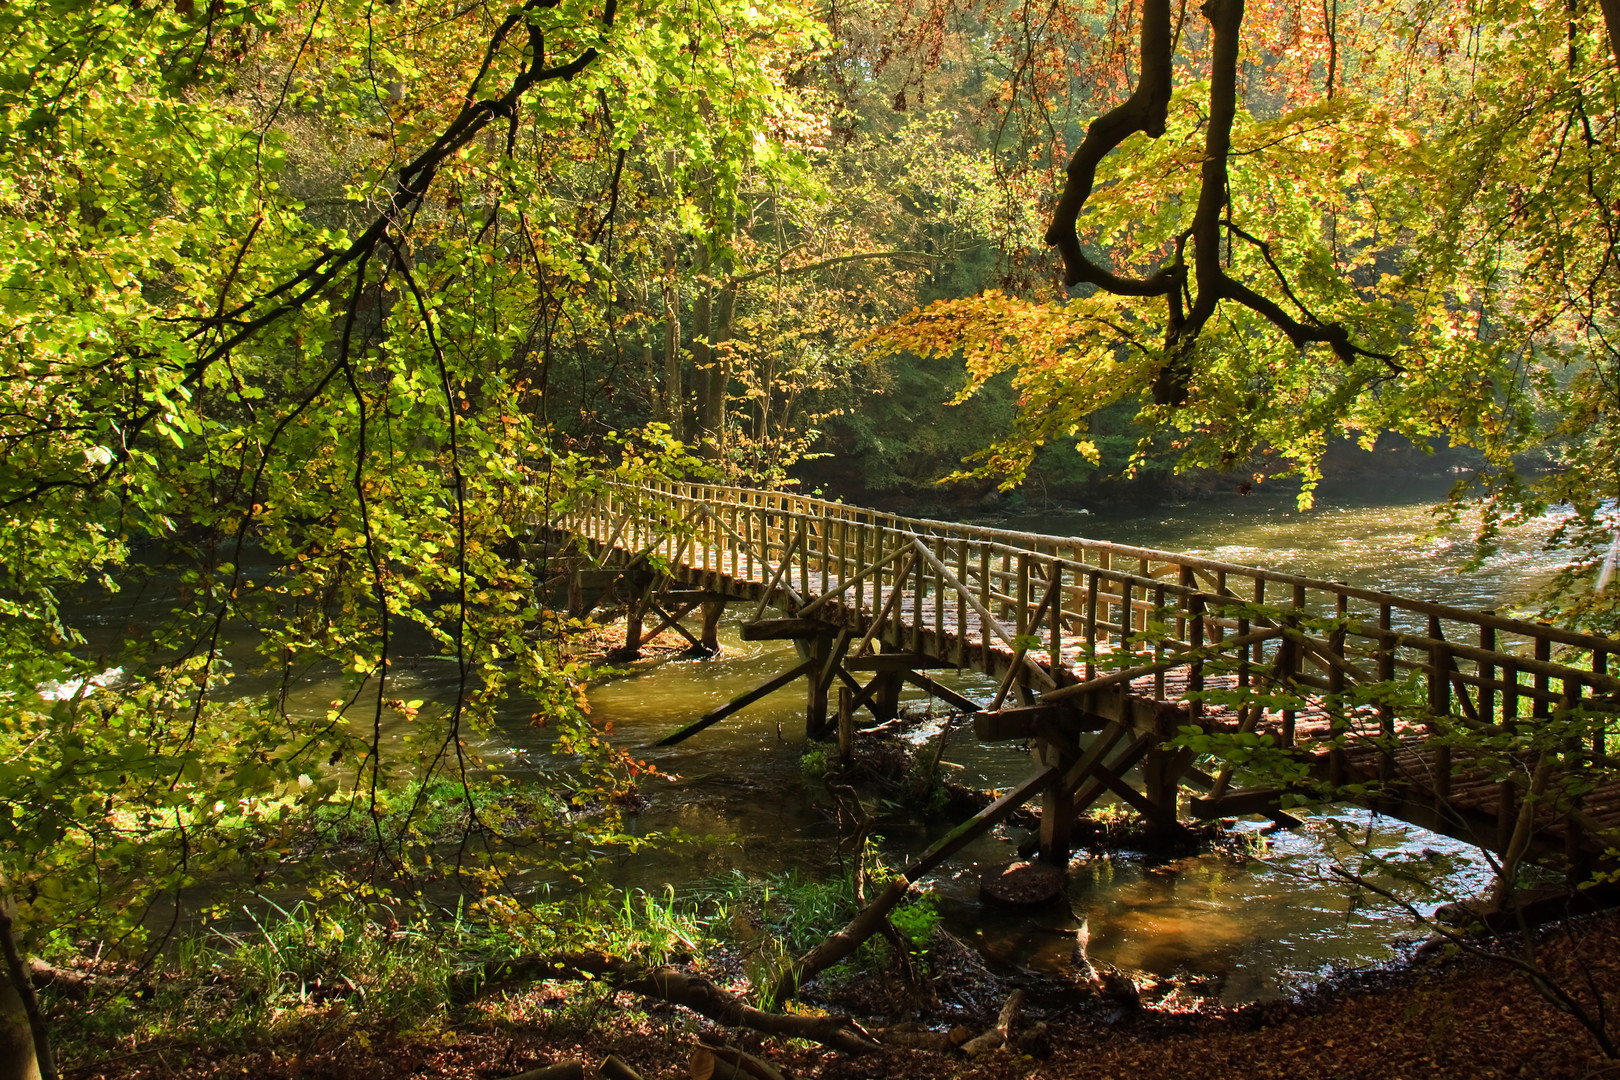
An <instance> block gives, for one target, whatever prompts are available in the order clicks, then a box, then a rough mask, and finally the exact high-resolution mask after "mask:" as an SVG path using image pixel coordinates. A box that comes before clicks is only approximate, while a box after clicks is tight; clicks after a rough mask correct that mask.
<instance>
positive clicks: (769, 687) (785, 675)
mask: <svg viewBox="0 0 1620 1080" xmlns="http://www.w3.org/2000/svg"><path fill="white" fill-rule="evenodd" d="M815 663H816V662H815V661H814V660H805V661H802V662H801V663H799V664H798V665H796V666H795V667H792V668H789V669H788V670H787V671H784V672H782V674H780V675H778V676H777V677H776V678H774V679H772V680H770V681H769V682H766V683H762V684H760V685H759V686H756V687H754V689H752V690H750V691H748V692H747V693H746V694H739V695H738V696H737V697H734V698H732V699H731V700H730V701H728V702H726V703H725V704H724V705H722V706H720V707H719V708H718V709H714V710H711V711H710V712H708V713H706V714H704V715H703V716H702V717H700V718H699V719H697V720H694V721H692V722H691V723H690V724H687V725H686V726H685V727H683V728H681V729H680V730H679V731H677V732H675V733H674V734H673V735H667V736H665V737H664V738H662V739H659V740H658V741H657V742H655V743H653V745H654V746H674V745H675V744H676V743H680V742H685V741H686V740H687V739H690V738H691V737H692V736H693V735H696V734H697V733H698V732H700V731H702V730H703V729H704V728H706V727H709V726H711V725H713V724H718V723H719V722H720V721H722V720H724V719H725V718H726V717H728V716H730V715H731V714H732V713H734V712H737V711H738V710H740V709H745V708H747V707H748V706H750V705H752V704H753V703H754V702H756V701H758V700H759V699H760V698H762V697H765V696H766V695H767V694H774V693H775V692H776V691H778V690H780V689H782V687H784V686H786V685H787V684H788V683H790V682H792V681H793V680H794V679H797V678H798V677H799V676H800V675H803V674H805V673H806V672H808V671H809V670H811V669H812V668H813V667H815Z"/></svg>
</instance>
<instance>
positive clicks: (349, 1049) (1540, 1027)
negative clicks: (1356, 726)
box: [63, 913, 1620, 1080]
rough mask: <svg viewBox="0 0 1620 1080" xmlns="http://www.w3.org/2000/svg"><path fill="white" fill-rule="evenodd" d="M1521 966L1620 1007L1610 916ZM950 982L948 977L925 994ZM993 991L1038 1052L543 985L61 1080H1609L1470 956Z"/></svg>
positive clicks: (98, 1063) (306, 1019) (168, 1054)
mask: <svg viewBox="0 0 1620 1080" xmlns="http://www.w3.org/2000/svg"><path fill="white" fill-rule="evenodd" d="M1537 952H1538V955H1539V956H1540V958H1541V961H1542V963H1543V964H1544V965H1545V970H1547V971H1548V972H1549V973H1550V974H1551V975H1552V976H1553V977H1554V978H1555V979H1556V980H1557V981H1558V983H1559V984H1560V985H1561V986H1563V987H1564V988H1565V989H1566V990H1569V991H1570V992H1572V993H1573V994H1574V995H1575V996H1576V997H1577V999H1579V1000H1581V1001H1582V1002H1583V1003H1584V1004H1586V1005H1588V1006H1589V1007H1590V1006H1591V1005H1593V1004H1594V1003H1596V1002H1598V1001H1600V1000H1601V1001H1602V1002H1603V1004H1604V1006H1605V1007H1606V1008H1607V1009H1608V1011H1609V1013H1610V1014H1611V1015H1613V1014H1614V1013H1615V1011H1616V1009H1617V1008H1620V915H1617V914H1615V913H1607V914H1604V915H1600V916H1594V917H1589V918H1585V919H1580V920H1576V921H1573V922H1571V923H1569V924H1566V925H1563V926H1559V927H1554V928H1550V929H1548V930H1546V931H1544V932H1543V933H1542V934H1540V935H1539V936H1538V939H1537ZM960 974H961V973H960V972H958V973H956V977H960ZM951 977H953V976H952V973H951V972H950V971H949V970H947V971H946V972H945V973H944V974H943V975H936V976H935V981H936V983H937V981H938V980H939V979H942V978H944V979H949V978H951ZM880 981H882V980H880ZM1000 981H1001V984H1002V986H1003V987H1004V988H1005V987H1007V986H1012V985H1014V984H1018V983H1023V984H1024V986H1025V989H1026V992H1027V993H1028V994H1029V1000H1028V1004H1027V1007H1026V1009H1025V1010H1024V1012H1023V1014H1022V1016H1021V1018H1020V1021H1019V1024H1020V1029H1021V1030H1023V1031H1025V1032H1028V1031H1029V1030H1030V1029H1031V1028H1032V1027H1033V1026H1034V1025H1036V1024H1044V1025H1045V1027H1044V1032H1042V1031H1040V1029H1036V1031H1037V1035H1036V1037H1034V1038H1026V1039H1023V1040H1015V1043H1016V1048H1013V1047H1009V1048H1007V1049H1000V1050H993V1051H990V1052H989V1053H986V1054H983V1055H981V1056H979V1057H977V1058H973V1059H968V1058H966V1057H964V1056H962V1055H961V1054H960V1052H949V1053H940V1052H934V1051H917V1050H887V1051H882V1052H878V1053H868V1054H861V1055H856V1056H851V1055H848V1054H845V1053H841V1052H836V1051H829V1050H826V1049H824V1048H821V1047H815V1046H809V1045H806V1044H794V1043H789V1042H786V1041H780V1040H777V1041H761V1040H760V1039H758V1038H757V1037H755V1036H752V1035H750V1034H748V1033H744V1032H739V1031H738V1030H736V1029H721V1028H717V1027H715V1026H714V1025H712V1024H710V1023H709V1022H707V1021H703V1020H700V1019H698V1018H697V1017H696V1016H695V1015H694V1014H692V1013H690V1012H687V1011H686V1010H684V1009H680V1008H677V1007H674V1006H669V1005H666V1004H661V1003H656V1002H649V1001H647V1000H646V999H643V998H639V997H636V996H634V995H629V994H623V993H618V994H614V993H607V992H603V991H601V990H597V989H592V988H590V987H588V986H587V987H584V988H581V986H580V984H578V983H551V982H542V983H538V984H535V985H533V986H531V987H528V988H526V989H524V990H523V991H521V992H514V993H509V994H506V995H501V996H495V997H492V998H490V999H488V1000H485V1001H482V1002H480V1003H479V1004H477V1005H476V1006H474V1007H471V1008H469V1009H468V1010H467V1011H465V1012H464V1013H462V1014H460V1015H458V1016H456V1017H454V1018H451V1017H445V1018H443V1019H442V1020H441V1021H439V1022H434V1023H428V1024H421V1025H416V1026H414V1027H412V1028H410V1029H406V1028H404V1027H402V1026H397V1025H391V1024H389V1023H387V1022H378V1021H372V1022H368V1023H356V1022H355V1017H354V1016H352V1015H351V1014H350V1013H349V1012H348V1011H347V1010H346V1009H345V1008H344V1007H343V1005H342V1003H341V1002H336V1001H328V1002H326V1003H312V1004H310V1005H308V1006H307V1007H304V1008H301V1009H289V1010H287V1011H286V1012H285V1013H284V1014H282V1015H281V1016H279V1017H277V1018H276V1019H275V1021H274V1022H273V1023H271V1024H270V1025H268V1026H267V1027H266V1028H265V1030H264V1031H262V1032H261V1033H260V1034H259V1035H258V1036H256V1037H250V1038H247V1039H237V1040H233V1041H231V1042H230V1043H226V1044H208V1043H206V1042H189V1043H188V1042H186V1041H184V1040H183V1039H177V1038H173V1037H170V1038H167V1039H165V1038H163V1037H161V1036H154V1037H153V1038H152V1041H149V1042H147V1043H145V1044H144V1045H139V1046H136V1045H128V1044H126V1045H125V1046H124V1047H123V1048H114V1047H110V1046H107V1047H101V1048H99V1049H98V1050H97V1051H95V1052H93V1053H82V1054H80V1053H74V1054H71V1055H70V1056H69V1057H68V1059H67V1060H66V1061H64V1069H63V1075H64V1077H66V1078H69V1080H92V1078H95V1080H157V1078H159V1077H163V1078H174V1077H179V1078H186V1080H204V1078H206V1080H220V1078H224V1077H239V1076H255V1077H266V1078H277V1080H279V1078H286V1080H310V1078H316V1077H341V1078H343V1080H368V1078H372V1077H376V1078H383V1077H398V1076H418V1077H426V1078H444V1080H451V1078H454V1080H475V1078H476V1080H489V1078H500V1077H511V1076H515V1075H517V1074H519V1073H522V1072H523V1071H525V1070H528V1069H533V1068H537V1067H540V1066H544V1065H547V1064H552V1063H555V1062H559V1061H565V1060H569V1059H575V1058H578V1059H582V1060H584V1061H586V1062H589V1063H595V1062H599V1061H601V1060H602V1059H603V1058H605V1057H606V1056H607V1055H609V1054H613V1055H616V1056H618V1057H619V1058H621V1059H622V1060H623V1061H625V1062H626V1063H628V1064H629V1065H630V1066H631V1067H632V1068H634V1069H635V1070H637V1071H638V1072H639V1073H640V1074H641V1076H643V1077H646V1078H647V1080H653V1078H666V1080H668V1078H673V1077H677V1076H681V1077H684V1076H689V1075H691V1072H690V1068H689V1062H690V1059H691V1056H692V1053H693V1051H694V1049H696V1048H698V1047H699V1046H701V1045H702V1041H703V1040H704V1039H711V1040H714V1039H718V1040H721V1041H724V1042H727V1043H729V1044H730V1045H734V1046H741V1047H743V1048H744V1049H747V1050H749V1051H750V1052H751V1053H754V1054H757V1055H758V1056H759V1057H760V1058H762V1059H763V1060H765V1061H767V1062H768V1063H769V1064H770V1065H772V1066H773V1067H775V1068H776V1069H777V1070H779V1071H781V1072H782V1073H783V1074H784V1075H787V1076H793V1077H801V1078H810V1080H856V1078H872V1077H884V1078H904V1080H912V1078H917V1080H921V1078H925V1077H928V1078H934V1077H952V1078H961V1080H981V1078H982V1080H991V1078H997V1080H999V1078H1004V1077H1029V1076H1039V1077H1042V1078H1043V1080H1080V1078H1082V1077H1083V1078H1085V1080H1093V1078H1097V1080H1100V1078H1104V1077H1117V1078H1120V1080H1124V1078H1125V1077H1135V1076H1145V1077H1153V1076H1176V1077H1178V1078H1186V1080H1201V1078H1205V1077H1208V1078H1220V1080H1245V1078H1256V1080H1258V1078H1265V1077H1288V1078H1289V1080H1399V1078H1413V1080H1416V1078H1437V1080H1445V1078H1453V1077H1455V1078H1458V1080H1462V1078H1476V1077H1478V1078H1499V1077H1536V1078H1545V1080H1582V1078H1587V1077H1591V1078H1594V1080H1596V1078H1598V1077H1602V1076H1609V1075H1615V1074H1620V1064H1617V1063H1615V1062H1612V1061H1608V1060H1606V1059H1605V1058H1604V1057H1603V1056H1602V1054H1601V1053H1600V1052H1599V1050H1598V1048H1597V1046H1596V1044H1595V1042H1594V1041H1593V1039H1592V1038H1591V1036H1590V1035H1589V1034H1588V1033H1587V1032H1585V1031H1584V1030H1582V1029H1581V1028H1580V1027H1579V1025H1578V1024H1576V1023H1575V1021H1573V1020H1572V1019H1570V1018H1569V1017H1567V1016H1565V1015H1563V1014H1561V1013H1559V1012H1558V1011H1557V1010H1555V1009H1554V1008H1552V1007H1551V1006H1550V1005H1548V1004H1547V1003H1546V1002H1545V1001H1544V1000H1543V999H1542V998H1541V997H1539V996H1538V995H1537V994H1536V992H1535V990H1534V989H1533V988H1532V986H1531V984H1530V983H1529V981H1528V980H1527V979H1526V978H1525V977H1524V976H1522V975H1521V974H1519V973H1517V972H1515V971H1513V970H1511V969H1510V968H1509V967H1508V966H1507V965H1505V964H1504V963H1502V962H1501V961H1493V960H1490V959H1482V958H1478V957H1468V956H1449V957H1448V956H1443V955H1432V956H1428V957H1425V958H1423V959H1420V960H1416V961H1413V962H1410V963H1407V964H1405V965H1402V966H1399V967H1395V968H1389V969H1383V970H1379V971H1374V972H1364V973H1356V974H1351V975H1348V976H1344V977H1341V978H1339V979H1336V980H1330V981H1329V982H1328V983H1326V984H1324V985H1322V986H1321V987H1319V988H1318V989H1317V990H1315V991H1313V992H1312V993H1310V994H1309V995H1308V996H1306V997H1305V998H1303V999H1302V1000H1298V1001H1294V1002H1272V1003H1266V1004H1256V1005H1247V1006H1240V1007H1236V1008H1227V1009H1213V1010H1211V1009H1207V1008H1206V1009H1200V1010H1195V1011H1184V1010H1181V1009H1178V1008H1177V1007H1176V1005H1175V1001H1174V998H1173V996H1172V997H1170V998H1167V999H1165V1000H1163V1001H1161V1002H1159V1003H1157V1004H1149V1005H1144V1006H1143V1007H1142V1008H1141V1009H1140V1010H1126V1009H1119V1008H1113V1009H1108V1008H1105V1007H1104V1006H1105V1005H1106V1003H1102V1002H1094V1003H1090V1004H1088V1003H1087V1001H1086V999H1085V998H1084V997H1083V996H1076V995H1074V994H1072V993H1065V992H1063V988H1062V987H1061V986H1058V985H1057V984H1055V983H1053V982H1051V981H1050V980H1039V979H1035V980H1033V981H1032V980H1031V977H1030V975H1029V974H1028V973H1021V972H1017V971H1012V972H1005V973H1001V976H1000ZM936 988H937V987H936ZM878 989H882V988H881V987H880V988H878ZM891 1003H892V999H891ZM997 1004H998V1002H995V1001H990V1000H988V999H987V1000H986V1001H984V1002H983V1003H982V1006H983V1007H982V1010H981V1011H982V1014H981V1015H979V1016H978V1017H977V1018H976V1019H977V1021H978V1022H979V1023H981V1024H982V1023H993V1022H994V1019H995V1011H996V1006H997ZM1015 1034H1016V1032H1015ZM85 1049H86V1050H88V1049H89V1048H85ZM589 1074H590V1072H589V1069H587V1075H589ZM716 1075H718V1073H717V1074H716Z"/></svg>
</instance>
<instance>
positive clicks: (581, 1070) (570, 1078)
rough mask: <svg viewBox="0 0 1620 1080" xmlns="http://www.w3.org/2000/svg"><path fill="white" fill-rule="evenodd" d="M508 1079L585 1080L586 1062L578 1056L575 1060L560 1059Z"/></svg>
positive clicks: (507, 1079)
mask: <svg viewBox="0 0 1620 1080" xmlns="http://www.w3.org/2000/svg"><path fill="white" fill-rule="evenodd" d="M506 1080H585V1063H584V1062H583V1061H580V1060H578V1059H577V1058H576V1059H575V1060H573V1061H560V1062H558V1063H557V1064H555V1065H545V1066H542V1067H541V1068H538V1069H528V1070H525V1071H524V1072H520V1073H518V1074H517V1075H516V1076H509V1077H507V1078H506Z"/></svg>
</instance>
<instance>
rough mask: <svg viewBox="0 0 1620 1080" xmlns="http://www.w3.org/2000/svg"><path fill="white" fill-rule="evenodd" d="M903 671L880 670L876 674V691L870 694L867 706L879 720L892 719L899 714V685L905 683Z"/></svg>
mask: <svg viewBox="0 0 1620 1080" xmlns="http://www.w3.org/2000/svg"><path fill="white" fill-rule="evenodd" d="M905 681H906V676H905V672H903V671H880V672H878V674H877V684H878V686H877V693H875V694H873V695H872V701H871V704H869V705H868V706H867V708H869V709H871V710H872V715H873V716H875V717H877V718H878V719H879V720H893V719H894V718H895V717H897V716H899V715H900V687H901V686H903V685H904V684H905Z"/></svg>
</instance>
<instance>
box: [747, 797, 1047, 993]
mask: <svg viewBox="0 0 1620 1080" xmlns="http://www.w3.org/2000/svg"><path fill="white" fill-rule="evenodd" d="M1059 775H1061V774H1060V773H1059V772H1058V770H1057V769H1055V768H1046V769H1042V770H1041V771H1040V772H1038V773H1036V774H1035V775H1034V776H1032V777H1030V778H1029V779H1028V780H1025V781H1024V782H1023V783H1022V784H1020V785H1018V786H1017V787H1016V788H1013V789H1012V790H1011V791H1009V792H1007V793H1006V794H1005V795H1003V796H1001V798H999V799H997V800H996V801H995V802H993V803H991V804H990V805H989V806H987V807H985V808H984V809H983V810H981V811H979V812H978V813H977V814H975V815H974V816H973V817H971V818H969V819H968V820H967V821H964V822H962V824H960V825H958V826H957V827H956V828H954V829H952V830H951V831H950V832H949V833H946V834H945V835H944V836H943V837H941V838H940V839H939V840H938V841H937V842H936V843H935V844H934V846H933V847H931V848H929V849H928V850H927V851H925V852H923V853H922V855H921V856H920V857H919V858H918V859H917V861H916V862H914V863H912V864H911V865H910V866H908V867H906V868H905V870H904V871H902V872H901V873H900V874H899V875H898V876H897V877H895V879H894V880H893V881H891V882H889V886H888V888H886V889H884V890H883V892H882V893H880V894H879V895H878V898H877V899H876V900H874V901H872V902H871V903H870V904H868V905H867V906H866V907H865V908H863V909H862V910H861V911H859V912H857V913H856V915H855V917H854V918H853V919H851V920H850V921H849V923H848V924H847V925H846V926H845V927H844V928H843V929H842V930H839V931H837V932H836V933H834V934H833V935H832V936H831V937H829V938H827V940H825V941H823V942H822V943H821V944H820V945H817V946H816V947H815V948H813V949H811V950H810V951H809V952H807V953H805V954H804V955H803V956H801V957H800V958H799V959H798V960H797V961H795V962H794V963H793V964H791V965H789V967H788V969H787V970H786V971H784V972H783V973H782V976H781V978H779V979H777V981H776V986H775V987H773V988H772V991H771V1000H773V1001H776V1002H783V1001H787V1000H789V999H791V998H792V997H793V996H794V995H795V994H797V993H798V992H799V987H801V986H803V985H804V984H805V983H806V982H808V981H809V980H810V979H811V978H813V977H814V976H816V975H818V974H820V973H821V972H822V971H825V970H826V969H827V968H829V967H831V966H832V965H834V964H836V963H838V961H840V960H842V959H843V958H844V957H846V956H848V955H849V954H850V953H852V952H854V951H855V950H856V949H858V948H860V946H861V942H863V941H865V940H866V939H867V938H869V937H871V936H872V935H873V934H875V933H877V932H878V931H879V930H881V929H883V927H884V926H885V925H886V924H887V923H888V917H889V912H891V911H893V910H894V908H895V906H896V905H897V904H899V903H900V901H901V900H904V899H905V897H906V894H907V893H908V892H910V891H911V884H912V882H914V881H916V880H917V879H918V878H920V877H922V876H923V875H924V874H927V873H928V872H929V871H931V870H933V869H934V868H935V867H936V866H938V865H939V864H940V863H942V862H944V861H945V860H946V859H948V858H950V857H951V856H952V855H954V854H956V853H957V852H958V851H960V850H961V849H962V848H964V847H966V846H967V844H968V842H969V841H970V840H972V839H973V838H974V837H976V836H978V835H979V834H980V833H982V832H984V831H985V830H987V829H989V828H991V827H992V826H994V825H995V824H997V823H998V822H1000V821H1002V820H1003V819H1005V818H1006V817H1007V816H1008V815H1009V814H1011V813H1012V812H1013V811H1014V810H1016V809H1018V807H1020V806H1022V805H1023V804H1024V803H1025V802H1027V801H1029V800H1030V799H1031V798H1033V797H1034V796H1035V795H1037V794H1039V793H1040V792H1041V790H1042V789H1043V788H1045V787H1046V785H1047V784H1049V783H1051V782H1052V781H1053V780H1054V779H1056V778H1057V777H1058V776H1059Z"/></svg>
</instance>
